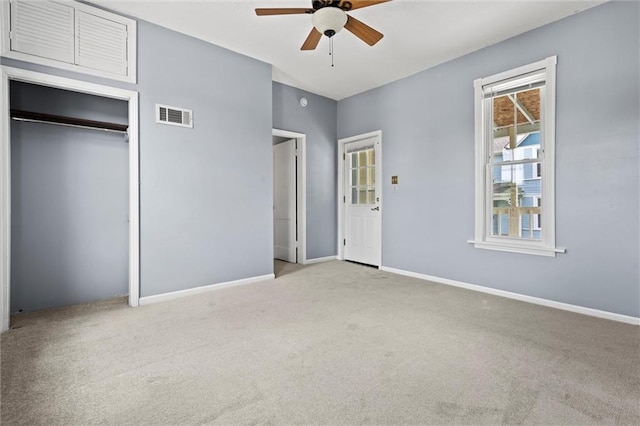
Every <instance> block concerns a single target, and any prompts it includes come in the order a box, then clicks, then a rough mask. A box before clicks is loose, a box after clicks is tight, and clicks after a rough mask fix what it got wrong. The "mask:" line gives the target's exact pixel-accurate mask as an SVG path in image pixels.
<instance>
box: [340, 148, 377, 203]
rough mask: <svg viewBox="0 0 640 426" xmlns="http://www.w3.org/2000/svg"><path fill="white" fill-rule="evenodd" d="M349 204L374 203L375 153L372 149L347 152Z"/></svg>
mask: <svg viewBox="0 0 640 426" xmlns="http://www.w3.org/2000/svg"><path fill="white" fill-rule="evenodd" d="M347 155H348V159H349V163H348V164H349V171H350V173H349V176H350V178H349V187H350V188H351V204H375V203H376V186H375V185H376V153H375V150H374V147H372V146H371V147H366V148H361V149H359V150H357V151H353V152H349V153H348V154H347Z"/></svg>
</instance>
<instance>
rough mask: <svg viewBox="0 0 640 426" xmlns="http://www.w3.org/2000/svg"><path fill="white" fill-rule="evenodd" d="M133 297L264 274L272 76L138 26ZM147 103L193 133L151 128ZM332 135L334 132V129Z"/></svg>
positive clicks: (269, 230) (268, 267) (260, 66)
mask: <svg viewBox="0 0 640 426" xmlns="http://www.w3.org/2000/svg"><path fill="white" fill-rule="evenodd" d="M0 62H1V63H2V64H3V65H9V66H15V67H20V68H25V69H30V70H35V71H40V72H46V73H48V74H53V75H60V76H64V77H72V78H76V79H80V80H85V81H90V82H96V83H99V84H104V85H109V86H114V87H121V88H125V89H129V90H136V91H138V92H139V94H140V174H141V185H140V199H141V217H140V238H141V249H140V251H141V255H140V258H141V284H140V294H141V296H143V297H144V296H150V295H155V294H161V293H165V292H170V291H177V290H183V289H188V288H193V287H197V286H203V285H210V284H216V283H220V282H226V281H231V280H237V279H243V278H249V277H254V276H261V275H266V274H271V273H273V223H272V215H273V213H272V204H273V199H272V198H273V196H272V193H273V188H272V168H273V164H272V159H271V157H272V151H271V150H272V142H271V129H272V114H271V109H272V104H271V93H272V87H271V66H270V65H269V64H266V63H263V62H260V61H257V60H254V59H251V58H248V57H246V56H242V55H239V54H237V53H233V52H231V51H229V50H226V49H223V48H220V47H217V46H214V45H212V44H209V43H205V42H203V41H201V40H198V39H195V38H191V37H188V36H185V35H183V34H180V33H177V32H174V31H171V30H168V29H165V28H162V27H159V26H156V25H153V24H150V23H148V22H145V21H138V64H137V65H138V83H137V84H129V83H123V82H118V81H114V80H108V79H102V78H97V77H91V76H85V75H82V74H78V73H73V72H67V71H61V70H57V69H54V68H49V67H43V66H38V65H33V64H26V63H23V62H19V61H13V60H8V59H2V60H1V61H0ZM156 103H161V104H166V105H170V106H176V107H184V108H189V109H193V114H194V128H193V129H187V128H179V127H172V126H167V125H161V124H156V123H155V113H154V107H155V104H156ZM334 132H335V127H334Z"/></svg>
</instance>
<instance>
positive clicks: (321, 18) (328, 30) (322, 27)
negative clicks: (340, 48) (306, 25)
mask: <svg viewBox="0 0 640 426" xmlns="http://www.w3.org/2000/svg"><path fill="white" fill-rule="evenodd" d="M311 21H312V22H313V26H314V27H316V29H317V30H318V31H319V32H320V34H324V35H326V36H327V37H329V38H331V37H333V36H334V35H336V34H337V33H338V32H339V31H340V30H341V29H342V28H343V27H344V26H345V24H346V23H347V14H346V13H344V11H343V10H342V9H340V8H338V7H334V6H329V7H322V8H320V9H318V10H316V11H315V13H314V14H313V15H312V16H311Z"/></svg>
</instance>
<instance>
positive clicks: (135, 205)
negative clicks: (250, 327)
mask: <svg viewBox="0 0 640 426" xmlns="http://www.w3.org/2000/svg"><path fill="white" fill-rule="evenodd" d="M1 68H2V81H1V84H2V98H1V99H0V120H2V129H3V130H2V135H0V164H1V165H2V170H3V171H2V173H0V215H1V218H0V296H1V300H2V301H1V303H0V321H1V324H0V332H4V331H7V330H8V329H9V326H10V324H9V320H10V314H11V298H10V296H11V271H10V267H11V131H10V127H11V117H10V115H11V114H10V99H9V83H10V82H11V81H20V82H23V83H30V84H36V85H40V86H46V87H54V88H58V89H64V90H70V91H73V92H80V93H86V94H90V95H97V96H102V97H105V98H112V99H120V100H124V101H127V102H128V107H129V132H128V136H129V306H133V307H135V306H139V304H140V187H139V182H140V162H139V139H138V137H139V136H138V107H139V106H138V92H136V91H132V90H125V89H120V88H116V87H110V86H103V85H100V84H94V83H88V82H85V81H82V80H74V79H70V78H65V77H58V76H54V75H50V74H44V73H40V72H35V71H29V70H25V69H21V68H13V67H8V66H2V67H1Z"/></svg>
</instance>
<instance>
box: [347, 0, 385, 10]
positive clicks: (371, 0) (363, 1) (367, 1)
mask: <svg viewBox="0 0 640 426" xmlns="http://www.w3.org/2000/svg"><path fill="white" fill-rule="evenodd" d="M388 1H391V0H345V1H342V2H341V4H342V3H351V7H350V8H349V9H348V10H356V9H362V8H363V7H369V6H375V5H376V4H381V3H386V2H388Z"/></svg>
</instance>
